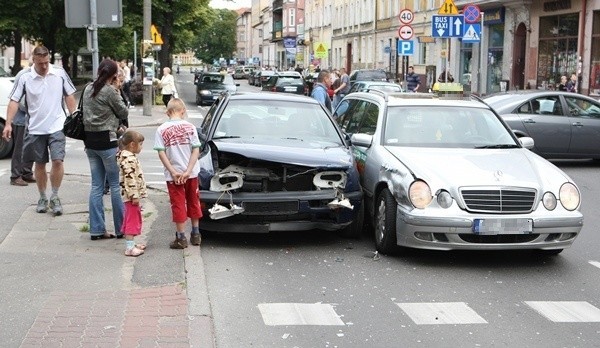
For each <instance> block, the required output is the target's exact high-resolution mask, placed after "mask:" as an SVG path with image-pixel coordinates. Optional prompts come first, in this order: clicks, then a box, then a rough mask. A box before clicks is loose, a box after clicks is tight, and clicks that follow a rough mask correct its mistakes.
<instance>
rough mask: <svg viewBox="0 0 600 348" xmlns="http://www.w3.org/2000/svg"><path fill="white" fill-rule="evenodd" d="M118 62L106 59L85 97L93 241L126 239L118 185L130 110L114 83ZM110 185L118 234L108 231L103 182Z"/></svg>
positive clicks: (86, 89)
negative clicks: (122, 127) (121, 132)
mask: <svg viewBox="0 0 600 348" xmlns="http://www.w3.org/2000/svg"><path fill="white" fill-rule="evenodd" d="M118 71H119V70H118V66H117V62H115V61H113V60H111V59H104V60H103V61H102V62H100V65H99V66H98V78H97V79H96V80H95V81H94V82H93V83H92V84H89V85H87V86H86V87H85V89H84V90H83V93H82V96H81V98H83V124H84V128H85V140H84V144H85V152H86V154H87V157H88V161H89V162H90V172H91V175H92V187H91V190H90V197H89V214H90V237H91V239H92V240H97V239H108V238H114V237H118V238H121V237H123V234H122V232H121V225H122V223H123V210H124V207H123V201H122V199H121V188H120V186H119V166H118V165H117V159H116V155H117V150H118V137H117V131H118V129H119V123H120V122H121V121H122V120H126V119H127V116H128V115H129V108H128V107H127V105H125V103H124V102H123V99H122V98H121V95H120V93H119V91H118V90H117V88H115V80H116V79H118ZM105 178H106V180H107V181H108V184H109V186H110V200H111V205H112V214H113V221H114V228H115V234H112V233H109V232H107V230H106V219H105V217H104V202H103V198H102V196H103V195H104V181H105Z"/></svg>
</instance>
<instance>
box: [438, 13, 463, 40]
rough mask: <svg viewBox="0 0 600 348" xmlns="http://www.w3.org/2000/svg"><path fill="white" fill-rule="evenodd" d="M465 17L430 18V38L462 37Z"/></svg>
mask: <svg viewBox="0 0 600 348" xmlns="http://www.w3.org/2000/svg"><path fill="white" fill-rule="evenodd" d="M464 23H465V17H464V16H463V15H458V16H435V15H434V16H432V17H431V36H433V37H463V30H464Z"/></svg>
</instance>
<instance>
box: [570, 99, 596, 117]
mask: <svg viewBox="0 0 600 348" xmlns="http://www.w3.org/2000/svg"><path fill="white" fill-rule="evenodd" d="M565 101H566V102H567V106H568V107H569V115H571V116H581V117H594V118H599V117H600V103H593V102H592V101H589V100H586V99H582V98H578V97H575V96H573V97H571V96H569V97H567V96H565Z"/></svg>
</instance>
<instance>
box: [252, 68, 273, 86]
mask: <svg viewBox="0 0 600 348" xmlns="http://www.w3.org/2000/svg"><path fill="white" fill-rule="evenodd" d="M275 74H276V73H275V71H272V70H263V71H261V72H260V75H259V79H258V81H257V83H256V85H257V86H258V87H261V89H262V87H263V86H264V85H265V84H266V83H267V81H269V79H270V78H271V76H273V75H275Z"/></svg>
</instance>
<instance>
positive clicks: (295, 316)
mask: <svg viewBox="0 0 600 348" xmlns="http://www.w3.org/2000/svg"><path fill="white" fill-rule="evenodd" d="M258 310H259V311H260V314H261V315H262V318H263V321H264V323H265V325H269V326H278V325H345V324H344V322H343V321H342V320H341V319H340V317H339V316H338V315H337V313H336V312H335V310H334V309H333V306H332V305H330V304H323V303H260V304H259V305H258Z"/></svg>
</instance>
